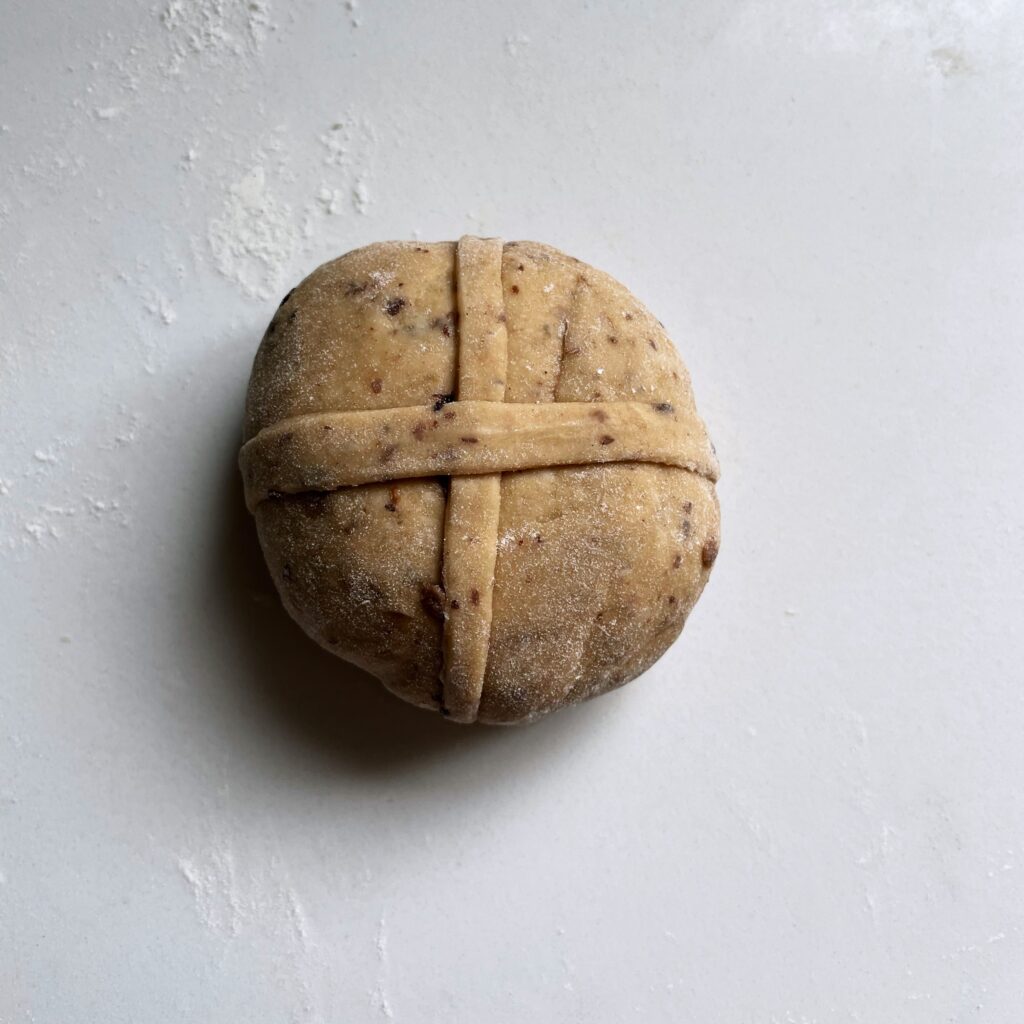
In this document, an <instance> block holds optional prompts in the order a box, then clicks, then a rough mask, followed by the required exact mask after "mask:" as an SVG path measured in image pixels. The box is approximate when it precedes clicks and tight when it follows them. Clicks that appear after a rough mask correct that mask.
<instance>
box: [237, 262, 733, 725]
mask: <svg viewBox="0 0 1024 1024" xmlns="http://www.w3.org/2000/svg"><path fill="white" fill-rule="evenodd" d="M456 257H457V249H456V246H455V245H454V244H452V243H440V244H420V243H395V242H392V243H378V244H375V245H371V246H368V247H366V248H364V249H360V250H357V251H355V252H352V253H348V254H347V255H345V256H342V257H340V258H339V259H336V260H333V261H331V262H330V263H327V264H324V265H323V266H321V267H319V268H318V269H317V270H315V271H314V272H313V273H312V274H310V276H309V277H307V278H306V279H305V280H304V281H303V282H302V283H301V284H300V285H298V287H297V288H295V289H294V290H293V291H292V292H290V293H289V294H288V296H287V297H286V298H285V300H284V301H283V302H282V304H281V306H280V308H279V309H278V311H277V313H276V314H275V316H274V319H273V320H272V322H271V324H270V326H269V327H268V329H267V332H266V334H265V336H264V339H263V342H262V344H261V346H260V349H259V352H258V354H257V356H256V360H255V363H254V367H253V374H252V378H251V382H250V389H249V397H248V402H247V409H246V431H245V436H246V440H247V441H249V442H251V441H252V440H253V438H255V437H256V436H257V435H258V434H259V432H260V431H261V430H268V431H269V430H270V429H271V428H276V427H277V425H278V424H280V423H282V421H286V420H290V419H292V418H294V417H299V416H306V417H308V416H310V415H311V414H317V413H335V412H342V411H345V410H349V411H354V410H365V409H396V408H399V407H406V406H425V407H427V411H428V412H430V411H433V412H435V413H436V414H437V418H435V420H434V421H433V422H434V426H435V428H436V426H437V424H438V419H439V418H440V417H442V416H443V415H444V413H443V412H442V411H441V409H440V408H437V409H432V408H431V407H432V405H437V406H440V403H441V402H442V401H445V400H451V399H452V397H454V396H455V395H456V392H457V391H458V386H457V383H456V381H457V376H458V373H459V365H460V364H459V359H460V351H459V342H460V338H461V337H462V335H463V333H464V331H465V329H466V328H465V324H466V318H465V316H464V317H463V319H462V322H461V323H460V318H459V316H458V310H459V307H460V303H462V304H463V308H465V307H464V303H465V295H464V294H462V293H460V291H459V282H458V280H457V274H456ZM500 286H501V299H502V300H503V303H504V308H503V309H502V310H500V312H496V313H495V317H496V319H497V320H498V321H499V322H500V324H504V325H505V327H506V328H507V366H506V369H507V373H506V378H505V381H504V396H505V401H506V402H509V403H513V402H514V403H523V405H522V407H521V408H522V409H523V416H524V417H526V419H525V420H524V422H527V421H528V419H529V417H530V415H531V414H530V413H529V411H528V408H527V407H528V405H529V404H545V403H551V402H556V403H557V402H560V403H572V402H586V403H607V402H633V403H637V402H645V403H649V405H650V406H652V407H654V408H657V409H659V410H663V411H664V412H665V413H666V415H667V417H668V418H669V419H671V420H672V421H677V420H680V421H682V422H684V423H687V424H690V425H691V432H692V433H693V434H699V435H700V436H701V437H704V430H703V425H702V424H701V423H700V420H699V418H698V417H697V414H696V409H695V406H694V400H693V395H692V391H691V388H690V382H689V377H688V375H687V373H686V370H685V368H684V367H683V365H682V363H681V361H680V360H679V357H678V355H677V353H676V351H675V349H674V348H673V346H672V343H671V342H670V341H669V339H668V337H667V336H666V334H665V331H664V328H663V327H662V325H661V324H660V323H659V322H658V321H657V320H656V319H655V318H654V317H653V316H652V315H651V314H650V313H649V312H648V311H647V310H646V309H645V308H644V307H643V306H642V305H641V304H640V303H639V302H638V301H637V300H636V299H635V298H634V297H633V296H632V295H631V294H630V293H629V292H628V291H627V290H626V289H625V288H624V287H623V286H622V285H621V284H619V283H618V282H617V281H614V280H613V279H612V278H610V277H609V276H608V275H606V274H604V273H602V272H600V271H598V270H595V269H594V268H593V267H590V266H587V265H586V264H584V263H581V262H580V261H578V260H576V259H573V258H572V257H569V256H566V255H565V254H563V253H560V252H558V251H557V250H555V249H552V248H550V247H548V246H545V245H541V244H538V243H535V242H511V243H506V244H505V245H504V248H503V250H502V252H501V263H500ZM492 305H495V310H497V305H496V304H495V303H492ZM467 336H468V335H467ZM500 393H501V389H500V388H499V391H498V394H500ZM458 397H463V396H461V395H460V396H458ZM467 397H476V396H475V395H470V396H467ZM456 408H461V406H459V405H456V406H453V407H452V411H451V413H450V415H454V409H456ZM600 408H601V406H600V405H595V413H594V414H595V416H596V417H598V419H599V420H600V419H602V418H603V414H602V413H601V412H600ZM655 418H657V417H655ZM666 422H668V420H666ZM425 426H426V428H427V429H428V430H429V427H430V423H429V421H426V422H425ZM324 429H326V430H329V429H330V428H329V427H325V428H324ZM595 429H596V430H597V431H598V434H597V436H596V438H595V440H594V442H593V443H594V445H595V446H596V449H597V450H599V451H601V452H602V453H603V452H605V451H607V450H609V449H611V447H612V445H613V443H614V441H615V439H614V438H612V437H611V436H610V435H607V434H602V433H601V428H600V423H599V422H598V423H596V424H595ZM420 431H421V433H422V427H420ZM278 433H280V431H278ZM285 440H290V436H289V437H286V438H285ZM410 443H412V444H415V439H414V440H413V441H412V442H410ZM473 443H474V445H475V444H476V442H475V440H474V442H473ZM250 447H251V446H250ZM395 447H396V446H395V445H387V446H385V447H384V448H383V451H382V460H383V461H384V463H385V470H386V469H387V464H388V462H387V460H389V459H391V458H392V457H393V451H394V448H395ZM259 457H260V456H259V454H257V456H256V458H259ZM709 459H710V460H712V461H710V462H709V465H711V466H712V468H710V469H708V470H706V471H705V472H704V473H703V474H701V473H698V472H692V471H690V470H686V469H681V468H679V467H678V466H667V465H659V464H657V462H645V461H629V460H627V461H623V462H620V463H615V464H606V465H581V466H571V467H570V466H559V467H555V468H532V465H531V463H530V461H529V458H528V457H524V460H523V465H522V467H521V468H519V469H517V470H516V471H515V472H506V473H503V474H501V477H500V505H499V509H500V511H499V512H498V514H499V520H498V528H497V538H496V541H497V543H496V547H497V552H496V554H497V557H496V564H495V568H494V576H493V599H492V600H493V607H492V615H493V617H492V619H491V622H490V637H489V646H488V647H486V671H485V673H484V676H483V688H482V694H481V695H480V703H479V714H478V717H479V720H480V721H483V722H492V723H513V722H522V721H528V720H531V719H532V718H535V717H537V716H538V715H540V714H543V713H545V712H548V711H551V710H554V709H556V708H558V707H561V706H563V705H565V704H569V703H574V702H576V701H579V700H583V699H586V698H588V697H592V696H595V695H597V694H600V693H604V692H606V691H607V690H609V689H612V688H614V687H616V686H618V685H621V684H622V683H625V682H627V681H629V680H630V679H633V678H635V677H636V676H637V675H639V674H640V673H641V672H643V671H644V670H645V669H646V668H647V667H649V666H650V665H651V664H653V663H654V662H655V661H656V660H657V659H658V658H659V657H660V656H661V655H662V654H663V653H664V651H665V650H666V648H667V647H668V646H669V644H671V643H672V641H673V640H674V639H675V638H676V636H678V634H679V632H680V630H681V629H682V626H683V623H684V622H685V620H686V616H687V615H688V614H689V612H690V610H691V608H692V607H693V605H694V603H695V602H696V600H697V598H698V597H699V596H700V594H701V591H702V590H703V587H704V584H705V582H706V580H707V577H708V573H709V572H710V569H711V566H712V565H713V563H714V559H715V556H716V554H717V551H718V545H719V515H718V503H717V499H716V497H715V492H714V479H715V475H716V472H715V468H714V465H713V456H710V457H709ZM541 465H543V463H541ZM458 479H460V480H467V481H469V480H473V479H474V478H472V477H460V478H458ZM475 479H478V480H481V481H482V480H483V479H484V478H475ZM446 486H447V485H446V483H443V482H442V481H441V480H438V479H413V480H410V479H395V480H391V481H387V482H382V483H378V484H372V485H364V486H362V487H354V488H340V489H334V490H330V491H325V492H323V493H316V492H315V491H303V493H299V494H281V493H278V492H277V491H274V492H272V493H271V495H270V497H267V498H266V499H265V500H262V501H259V503H258V504H256V505H255V515H256V521H257V525H258V529H259V535H260V540H261V543H262V546H263V549H264V553H265V555H266V558H267V562H268V565H269V566H270V569H271V573H272V575H273V577H274V580H275V582H276V584H277V587H278V590H279V592H280V594H281V596H282V599H283V601H284V603H285V606H286V607H287V608H288V610H289V612H290V613H291V614H292V615H293V616H294V617H295V619H296V620H297V621H298V622H299V623H300V625H302V627H303V628H304V629H305V630H306V632H307V633H309V635H310V636H312V637H313V638H314V639H316V640H317V641H318V642H319V643H321V644H322V645H324V646H325V647H327V648H328V649H329V650H331V651H333V652H334V653H336V654H339V655H341V656H343V657H345V658H347V659H348V660H350V661H353V662H355V663H356V664H359V665H360V666H362V667H364V668H366V669H367V670H369V671H370V672H372V673H373V674H374V675H376V676H378V677H379V678H380V679H381V680H382V681H383V682H384V684H385V685H386V686H387V687H388V688H389V689H390V690H392V691H393V692H394V693H396V694H398V695H399V696H401V697H403V698H405V699H406V700H409V701H411V702H412V703H415V704H418V705H420V706H422V707H426V708H432V709H435V710H438V709H440V710H442V711H443V712H444V713H446V714H447V713H449V708H448V706H447V702H446V694H445V686H446V685H447V681H442V679H443V677H444V676H445V672H444V659H443V655H442V649H443V642H444V641H443V638H444V634H445V630H446V627H445V625H444V621H443V620H445V619H447V620H448V627H447V629H448V631H449V632H451V631H452V629H453V623H452V617H453V616H458V615H459V614H460V613H461V612H462V611H463V609H462V608H461V605H462V604H465V603H466V600H465V596H463V597H462V600H461V601H454V600H453V597H452V594H451V593H448V594H446V593H445V589H444V583H445V578H444V572H443V566H442V562H443V558H442V547H443V545H444V544H445V541H444V510H445V492H446ZM456 486H463V485H456ZM471 486H473V487H476V486H477V485H475V484H474V485H471ZM493 494H494V496H497V491H495V492H493ZM460 500H461V499H460ZM492 500H493V499H492ZM483 514H484V513H483V512H482V511H480V510H478V511H477V513H476V515H477V517H479V516H481V515H483ZM492 529H493V528H492ZM490 583H491V581H490V579H489V578H488V579H487V580H482V581H481V582H480V586H479V588H473V590H472V593H473V601H474V603H479V597H480V593H483V594H484V595H485V597H489V596H491V595H490ZM484 603H485V604H486V600H485V602H484ZM485 642H486V638H485ZM474 712H475V708H474V709H472V710H471V711H470V712H469V714H468V719H469V720H472V718H473V717H475V714H474Z"/></svg>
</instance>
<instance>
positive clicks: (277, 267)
mask: <svg viewBox="0 0 1024 1024" xmlns="http://www.w3.org/2000/svg"><path fill="white" fill-rule="evenodd" d="M207 237H208V241H209V245H210V251H211V252H212V253H213V260H214V264H215V266H216V267H217V270H218V271H219V272H220V273H221V274H223V275H224V277H226V278H228V279H229V280H231V281H234V282H235V283H236V284H238V285H240V286H241V288H242V290H243V291H244V292H245V293H246V294H247V295H250V296H252V297H253V298H259V299H269V298H271V297H272V296H273V295H274V294H276V293H277V292H278V291H279V290H280V288H281V283H282V281H283V280H284V279H285V276H286V274H288V273H289V272H290V271H291V263H292V260H293V258H294V256H295V253H296V249H297V248H298V244H299V229H298V226H297V224H296V223H295V221H294V218H293V216H292V211H291V208H290V207H289V206H288V204H287V203H283V202H281V201H280V200H278V199H276V198H275V197H274V195H273V194H272V193H271V191H270V189H269V187H268V185H267V174H266V170H265V168H264V167H263V165H262V164H257V165H256V166H255V167H253V168H252V169H251V170H250V171H249V172H248V173H247V174H246V175H245V176H244V177H242V178H241V179H239V180H238V181H236V182H235V183H234V184H233V185H231V186H229V188H228V190H227V195H226V196H225V199H224V205H223V208H222V210H221V213H220V216H219V217H217V218H215V219H214V220H212V221H211V222H210V225H209V231H208V235H207Z"/></svg>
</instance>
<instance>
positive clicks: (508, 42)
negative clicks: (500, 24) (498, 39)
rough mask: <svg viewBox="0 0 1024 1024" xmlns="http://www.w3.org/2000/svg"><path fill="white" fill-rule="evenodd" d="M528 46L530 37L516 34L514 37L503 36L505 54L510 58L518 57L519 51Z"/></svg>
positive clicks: (520, 33)
mask: <svg viewBox="0 0 1024 1024" xmlns="http://www.w3.org/2000/svg"><path fill="white" fill-rule="evenodd" d="M529 45H530V37H529V36H527V35H523V33H522V32H517V33H516V34H515V35H511V36H505V52H506V53H507V54H508V55H509V56H510V57H518V56H519V51H520V50H522V49H523V47H525V46H529Z"/></svg>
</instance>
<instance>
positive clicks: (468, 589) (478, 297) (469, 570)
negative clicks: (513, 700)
mask: <svg viewBox="0 0 1024 1024" xmlns="http://www.w3.org/2000/svg"><path fill="white" fill-rule="evenodd" d="M502 248H503V244H502V242H501V240H500V239H497V238H463V239H461V240H460V242H459V244H458V248H457V250H456V257H455V259H456V282H457V288H458V301H459V327H458V339H459V351H458V359H459V365H458V389H457V397H458V399H459V400H460V401H468V400H483V401H491V402H500V401H503V400H504V397H505V371H506V365H507V359H508V334H507V331H506V329H505V303H504V296H503V294H502V284H501V256H502ZM500 507H501V474H500V473H488V474H486V475H484V476H465V477H452V478H451V483H450V491H449V495H448V507H447V510H446V513H445V530H444V556H443V557H444V563H443V564H444V570H443V572H444V576H443V578H444V588H445V598H446V608H445V611H446V619H445V632H444V678H443V685H442V701H441V710H442V713H445V714H448V715H450V716H451V718H453V719H455V720H456V721H459V722H473V721H475V720H476V716H477V710H478V708H479V706H480V695H481V693H482V691H483V684H484V674H485V672H486V670H487V651H488V646H489V643H490V634H491V614H492V598H493V594H494V566H495V561H496V559H497V544H498V514H499V511H500Z"/></svg>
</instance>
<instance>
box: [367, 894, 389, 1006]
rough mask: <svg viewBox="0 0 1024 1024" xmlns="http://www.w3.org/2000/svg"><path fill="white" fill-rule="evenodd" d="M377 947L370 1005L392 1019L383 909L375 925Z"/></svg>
mask: <svg viewBox="0 0 1024 1024" xmlns="http://www.w3.org/2000/svg"><path fill="white" fill-rule="evenodd" d="M374 945H375V946H376V949H377V986H376V988H375V989H374V990H373V991H372V992H371V993H370V1005H371V1006H372V1007H373V1008H374V1009H375V1010H376V1011H377V1012H378V1013H379V1014H380V1016H382V1017H383V1018H384V1019H385V1020H394V1019H395V1014H394V1011H393V1010H392V1009H391V1001H390V999H388V992H387V973H388V966H389V965H388V929H387V920H386V918H385V916H384V913H383V911H382V912H381V915H380V922H379V923H378V925H377V935H376V938H375V939H374Z"/></svg>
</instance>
